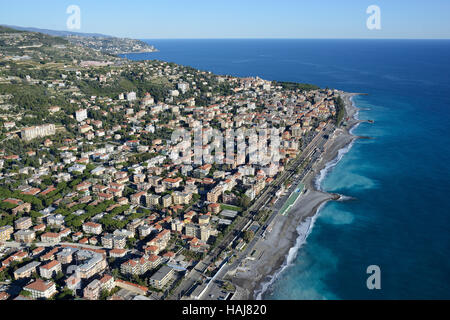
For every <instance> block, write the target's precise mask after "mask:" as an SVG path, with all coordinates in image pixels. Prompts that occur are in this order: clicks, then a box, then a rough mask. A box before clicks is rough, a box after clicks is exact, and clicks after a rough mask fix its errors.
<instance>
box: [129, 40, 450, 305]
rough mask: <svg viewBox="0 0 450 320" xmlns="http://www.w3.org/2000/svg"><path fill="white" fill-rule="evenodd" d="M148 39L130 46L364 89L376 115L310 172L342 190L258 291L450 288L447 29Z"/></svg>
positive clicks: (301, 293)
mask: <svg viewBox="0 0 450 320" xmlns="http://www.w3.org/2000/svg"><path fill="white" fill-rule="evenodd" d="M146 42H148V43H150V44H152V45H154V46H155V47H156V48H158V49H159V52H156V53H143V54H128V55H126V57H128V58H129V59H133V60H143V59H151V60H153V59H158V60H163V61H168V62H175V63H178V64H182V65H188V66H191V67H194V68H198V69H201V70H205V71H211V72H213V73H216V74H224V75H233V76H239V77H248V76H259V77H261V78H263V79H266V80H279V81H295V82H301V83H312V84H316V85H318V86H320V87H323V88H326V87H328V88H337V89H341V90H344V91H347V92H358V93H366V94H367V95H360V96H356V97H354V98H353V102H354V104H355V105H356V106H357V107H358V108H360V111H359V113H358V115H357V116H358V118H359V119H369V120H373V121H374V123H373V124H370V123H362V124H360V125H359V126H357V127H356V128H354V130H353V134H355V135H360V136H368V137H371V139H360V140H357V141H355V143H353V144H352V145H350V146H347V147H346V148H345V149H343V150H341V151H340V154H339V156H338V158H337V159H335V160H334V161H333V162H331V163H330V164H328V166H327V168H326V169H325V170H324V171H323V172H322V173H321V175H320V176H319V177H318V179H317V180H316V183H317V185H318V186H319V187H320V189H322V190H324V191H328V192H334V193H339V194H342V195H344V196H345V198H344V199H345V200H344V201H339V202H328V203H326V204H325V205H323V206H322V207H321V208H320V210H319V212H318V214H317V215H316V216H315V217H314V219H313V221H312V223H311V227H310V228H309V231H308V233H309V234H308V237H307V238H306V240H305V241H297V244H296V245H295V247H294V248H291V249H292V250H290V256H289V257H287V258H288V259H287V261H288V262H289V263H288V266H287V267H286V268H285V269H284V270H283V272H281V273H279V274H278V275H277V276H276V278H274V279H270V280H271V281H270V285H267V286H266V287H267V288H266V290H264V292H261V295H260V297H261V298H262V299H270V300H297V299H307V300H310V299H327V300H328V299H332V300H341V299H450V169H449V166H450V138H449V137H450V134H449V130H450V76H449V75H450V41H449V40H338V39H333V40H326V39H321V40H301V39H295V40H294V39H292V40H290V39H289V40H288V39H283V40H279V39H277V40H275V39H257V40H256V39H252V40H245V39H239V40H232V39H227V40H213V39H202V40H189V39H184V40H146ZM300 227H301V226H299V228H300ZM369 266H378V267H379V273H377V276H379V278H378V279H379V288H375V289H369V288H368V285H367V282H368V281H367V280H368V278H369V277H370V276H372V272H369V273H368V267H369Z"/></svg>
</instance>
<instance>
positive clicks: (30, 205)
mask: <svg viewBox="0 0 450 320" xmlns="http://www.w3.org/2000/svg"><path fill="white" fill-rule="evenodd" d="M110 50H112V51H111V52H116V51H115V50H114V49H110ZM342 94H343V92H341V91H338V90H332V89H321V88H319V87H316V86H313V85H308V84H297V83H290V82H276V81H268V80H263V79H261V78H258V77H251V78H237V77H233V76H227V75H215V74H213V73H211V72H208V71H200V70H196V69H193V68H191V67H185V66H181V65H177V64H174V63H168V62H163V61H156V60H148V61H130V60H127V59H122V58H120V57H117V56H113V55H111V54H104V53H102V52H100V51H95V50H93V49H91V48H88V47H83V46H82V45H80V44H79V43H71V42H69V41H68V40H67V39H64V38H58V37H52V36H49V35H44V34H41V33H34V32H26V31H18V30H14V29H10V28H5V27H0V126H1V129H0V130H1V131H0V141H1V142H0V158H1V160H0V262H1V264H0V300H9V299H14V300H30V299H55V300H68V299H87V300H163V299H196V298H197V296H198V293H199V291H202V290H203V289H204V288H205V286H206V285H207V284H208V283H209V282H210V281H211V279H213V278H214V276H215V275H216V274H217V272H218V271H219V270H220V269H221V267H222V266H223V264H224V263H225V262H227V261H229V260H230V259H231V258H232V257H233V256H236V254H237V253H239V252H243V251H244V250H245V248H246V246H247V245H248V244H249V243H250V242H251V241H252V240H253V238H254V236H255V234H257V233H258V232H261V230H262V228H263V226H264V224H265V223H266V222H267V221H268V220H269V219H270V216H271V213H272V212H271V210H270V208H269V207H270V206H269V205H266V204H268V203H274V202H275V201H276V200H277V198H279V197H280V196H281V194H282V193H283V192H285V191H286V190H288V189H289V188H290V187H291V184H292V181H291V180H290V178H291V176H290V175H285V173H286V172H287V170H288V169H291V168H294V170H295V172H298V173H299V174H300V173H301V170H302V169H304V168H305V166H306V163H305V162H304V161H303V160H305V159H304V158H306V157H304V158H301V157H302V155H303V156H305V154H303V153H304V152H306V151H307V152H308V155H309V154H311V151H314V150H313V149H311V146H310V145H311V144H314V143H315V142H316V141H317V139H319V138H321V136H322V135H323V134H324V132H325V133H327V134H331V132H332V131H333V130H334V129H335V128H336V126H337V124H340V123H341V122H342V121H343V120H345V119H344V112H345V111H344V107H343V103H342V99H341V97H340V96H341V95H342ZM180 128H181V129H183V130H185V131H186V132H188V133H189V136H191V134H192V135H194V132H201V137H202V139H200V143H201V145H196V147H198V148H200V150H201V154H200V162H199V161H194V157H195V152H194V151H195V150H194V149H195V148H194V147H193V146H191V144H189V145H187V144H184V143H183V142H181V143H180V141H179V140H177V139H173V133H174V132H176V131H177V130H179V129H180ZM273 128H275V129H277V132H279V141H278V142H277V143H276V145H277V148H278V149H277V151H276V152H275V153H276V156H277V161H272V160H273V159H272V157H273V155H274V154H273V151H274V150H273V149H272V150H269V149H270V148H269V149H267V150H266V149H265V148H263V147H261V146H260V143H258V142H257V143H256V147H255V145H253V144H252V142H251V141H249V139H250V138H249V139H246V138H244V139H243V140H242V141H241V144H239V142H237V143H236V144H233V147H232V149H233V150H236V152H232V156H231V157H230V156H228V152H227V154H226V155H225V154H224V153H223V152H220V151H219V148H218V145H217V140H215V139H212V138H214V136H215V135H217V133H220V134H223V136H226V135H227V134H229V133H230V132H236V131H238V130H244V129H245V130H252V129H253V130H256V131H258V130H263V131H266V132H269V131H270V130H271V129H273ZM274 139H275V138H274V137H270V135H269V140H271V141H270V142H272V143H273V142H274V141H273V140H274ZM211 140H212V141H211ZM236 140H238V139H235V138H233V139H232V142H233V143H234V142H235V141H236ZM324 140H326V137H325V139H324ZM242 143H243V144H244V146H243V145H242ZM252 147H253V148H252ZM258 147H260V148H258ZM255 148H256V149H257V150H256V151H255ZM261 148H262V150H263V151H261ZM242 150H243V152H241V151H242ZM253 152H258V153H259V154H263V156H260V157H259V159H260V160H261V161H250V159H251V158H252V153H253ZM266 156H267V157H266ZM262 158H264V159H262ZM298 159H301V160H302V161H301V162H300V161H298ZM262 160H264V161H262ZM310 160H311V159H310ZM297 170H298V171H297ZM286 178H289V179H286ZM272 191H273V192H272ZM253 206H257V207H258V210H253V209H252V210H250V209H251V208H252V207H253ZM200 266H201V267H200ZM199 270H200V271H199ZM235 291H236V288H235V286H234V285H233V284H232V283H231V282H229V281H225V280H224V281H222V283H221V286H220V288H219V289H218V292H219V294H218V295H216V296H215V297H214V298H215V299H232V297H233V295H234V294H235Z"/></svg>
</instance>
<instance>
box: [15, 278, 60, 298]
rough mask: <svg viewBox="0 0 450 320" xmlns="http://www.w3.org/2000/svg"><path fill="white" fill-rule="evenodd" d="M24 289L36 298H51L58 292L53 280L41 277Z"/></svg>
mask: <svg viewBox="0 0 450 320" xmlns="http://www.w3.org/2000/svg"><path fill="white" fill-rule="evenodd" d="M23 289H24V290H25V291H28V292H30V293H31V297H32V298H34V299H42V298H45V299H49V298H51V297H52V296H53V295H54V294H56V293H57V291H56V285H55V283H54V282H53V281H44V280H41V279H37V280H36V281H34V282H32V283H30V284H29V285H27V286H25V287H24V288H23Z"/></svg>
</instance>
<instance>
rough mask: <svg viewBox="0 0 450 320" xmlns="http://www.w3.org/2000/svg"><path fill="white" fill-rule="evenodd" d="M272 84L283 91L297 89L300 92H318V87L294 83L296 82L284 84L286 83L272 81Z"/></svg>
mask: <svg viewBox="0 0 450 320" xmlns="http://www.w3.org/2000/svg"><path fill="white" fill-rule="evenodd" d="M274 84H275V85H276V86H281V87H283V89H286V90H295V89H298V90H300V91H311V90H318V89H320V87H318V86H316V85H313V84H308V83H296V82H286V81H274Z"/></svg>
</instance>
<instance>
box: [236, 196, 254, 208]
mask: <svg viewBox="0 0 450 320" xmlns="http://www.w3.org/2000/svg"><path fill="white" fill-rule="evenodd" d="M238 203H239V206H240V207H242V208H244V209H247V208H248V207H249V206H250V203H251V200H250V198H249V197H247V196H246V195H245V194H244V195H242V196H241V197H240V198H239V201H238Z"/></svg>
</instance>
